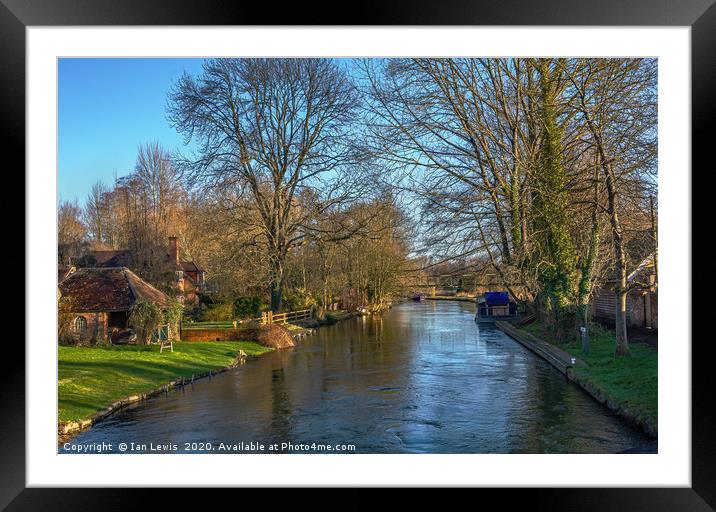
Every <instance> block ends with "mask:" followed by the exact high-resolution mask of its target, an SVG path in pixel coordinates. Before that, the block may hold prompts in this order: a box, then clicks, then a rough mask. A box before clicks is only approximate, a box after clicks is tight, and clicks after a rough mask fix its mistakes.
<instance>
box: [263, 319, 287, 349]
mask: <svg viewBox="0 0 716 512" xmlns="http://www.w3.org/2000/svg"><path fill="white" fill-rule="evenodd" d="M256 338H257V339H256V341H258V342H259V343H260V344H261V345H263V346H265V347H271V348H289V347H293V346H294V345H295V343H294V341H293V336H291V333H289V332H288V329H286V328H285V327H284V326H282V325H278V324H271V325H263V326H261V327H260V328H259V329H258V333H257V336H256Z"/></svg>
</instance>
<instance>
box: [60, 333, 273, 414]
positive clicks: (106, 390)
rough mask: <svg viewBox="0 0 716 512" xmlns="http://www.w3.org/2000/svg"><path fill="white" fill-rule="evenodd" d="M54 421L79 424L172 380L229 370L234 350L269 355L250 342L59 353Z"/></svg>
mask: <svg viewBox="0 0 716 512" xmlns="http://www.w3.org/2000/svg"><path fill="white" fill-rule="evenodd" d="M58 348H59V354H58V382H57V392H58V409H59V411H58V412H59V421H60V422H62V423H64V422H68V421H78V420H81V419H84V418H87V417H89V416H91V415H92V414H94V413H96V412H98V411H100V410H102V409H104V408H106V407H108V406H109V405H111V404H112V403H113V402H115V401H117V400H120V399H122V398H125V397H128V396H132V395H136V394H140V393H146V392H149V391H151V390H152V389H155V388H157V387H159V386H161V385H163V384H166V383H167V382H169V381H171V380H172V379H176V378H177V377H188V378H191V376H192V374H194V375H199V374H201V373H206V372H208V371H209V370H216V369H219V368H225V367H227V366H229V365H231V364H232V363H233V362H234V361H235V359H236V354H237V352H238V351H239V350H243V351H244V352H246V353H247V354H248V355H259V354H263V353H265V352H268V351H270V350H271V349H269V348H267V347H263V346H261V345H259V344H257V343H253V342H249V341H224V342H201V343H181V342H179V343H175V344H174V352H168V351H164V352H163V353H161V354H160V353H159V347H157V346H156V345H150V346H136V345H128V346H113V347H58Z"/></svg>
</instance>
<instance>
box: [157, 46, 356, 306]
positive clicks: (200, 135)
mask: <svg viewBox="0 0 716 512" xmlns="http://www.w3.org/2000/svg"><path fill="white" fill-rule="evenodd" d="M357 105H358V98H357V94H356V92H355V89H354V87H353V85H352V84H351V82H350V80H349V78H348V75H347V73H346V72H345V71H344V70H343V69H342V68H341V66H340V64H338V63H337V62H335V61H333V60H329V59H215V60H209V61H207V62H206V63H205V64H204V69H203V74H202V75H201V76H200V77H198V78H194V77H192V76H190V75H188V74H185V75H184V76H183V77H182V78H181V79H180V80H179V81H178V82H177V83H176V84H175V85H174V87H173V88H172V90H171V93H170V95H169V104H168V117H169V119H170V121H171V123H172V125H173V126H174V127H175V128H176V129H177V130H178V131H179V132H181V133H182V134H184V136H185V137H186V139H187V140H190V139H192V138H195V139H196V140H197V141H198V143H199V150H198V155H197V157H196V158H190V159H184V160H183V161H182V164H183V169H184V170H185V171H186V175H187V177H188V179H189V182H190V183H191V184H192V185H196V186H199V187H201V188H204V189H206V190H213V191H219V192H222V193H223V194H224V195H225V197H227V202H228V203H229V204H227V207H228V208H231V209H233V210H235V211H236V217H237V218H242V219H247V218H256V219H257V220H258V223H257V225H256V226H255V227H257V228H258V229H259V230H260V237H257V238H256V240H255V241H254V242H255V243H256V244H259V245H260V246H261V247H262V248H263V250H264V251H265V254H266V255H267V259H268V264H269V268H270V290H271V308H272V309H273V310H278V309H280V308H281V305H282V294H283V288H284V284H285V276H286V268H285V262H286V258H287V254H288V253H289V252H290V251H291V250H292V248H294V247H296V246H297V245H298V244H301V243H303V242H304V241H305V239H306V237H307V236H308V235H309V234H310V232H311V230H312V228H313V226H312V223H311V219H313V218H315V216H316V215H319V214H321V213H322V212H324V211H326V210H327V209H329V208H331V207H333V206H335V205H336V204H340V203H341V202H343V201H346V200H347V199H349V197H350V195H351V187H350V185H351V183H355V180H356V177H355V176H352V175H351V174H350V172H348V171H349V170H350V169H349V167H348V166H349V165H350V164H355V163H356V162H357V160H358V154H357V152H356V148H355V146H354V144H352V141H353V140H355V138H356V134H355V133H354V130H355V128H354V126H353V121H354V120H355V119H356V107H357ZM352 170H355V168H353V169H352ZM309 188H312V191H313V192H312V199H313V200H312V201H311V202H310V203H308V204H307V203H306V202H302V201H301V200H300V198H301V197H302V194H304V196H303V197H308V196H307V195H306V194H307V191H308V189H309ZM247 197H248V198H250V202H248V203H247V202H246V201H243V199H244V198H247ZM247 207H248V209H250V210H252V211H251V212H247V211H246V209H247ZM236 250H241V248H239V247H237V248H236Z"/></svg>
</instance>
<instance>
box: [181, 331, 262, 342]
mask: <svg viewBox="0 0 716 512" xmlns="http://www.w3.org/2000/svg"><path fill="white" fill-rule="evenodd" d="M256 337H257V331H256V329H183V330H182V332H181V339H182V341H251V340H255V339H256Z"/></svg>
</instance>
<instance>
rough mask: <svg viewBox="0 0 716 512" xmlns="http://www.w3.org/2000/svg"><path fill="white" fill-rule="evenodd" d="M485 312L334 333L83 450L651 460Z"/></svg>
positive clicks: (144, 407) (634, 435)
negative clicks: (103, 446)
mask: <svg viewBox="0 0 716 512" xmlns="http://www.w3.org/2000/svg"><path fill="white" fill-rule="evenodd" d="M474 309H475V306H474V305H473V304H470V303H464V302H456V301H425V302H420V303H418V302H410V303H403V304H399V305H397V306H395V307H394V308H393V309H391V310H390V311H388V312H386V313H384V314H382V315H380V316H370V317H358V318H352V319H350V320H346V321H343V322H339V323H337V324H335V325H333V326H328V327H322V328H320V329H318V330H316V332H315V334H313V335H310V336H307V337H305V338H303V340H302V341H300V342H299V345H298V346H297V347H296V348H294V349H289V350H282V351H276V352H273V353H270V354H266V355H264V356H261V357H259V358H256V359H252V360H250V361H248V362H247V363H246V364H244V365H242V366H240V367H238V368H236V369H234V370H230V371H227V372H224V373H222V374H219V375H217V376H215V377H213V378H212V379H203V380H201V381H198V382H197V383H195V384H194V385H193V386H186V387H185V388H184V389H183V390H181V389H180V390H175V391H173V392H170V393H168V394H167V395H164V396H160V397H157V398H153V399H151V400H149V401H147V402H144V403H140V404H137V405H135V406H132V407H131V408H128V409H124V410H122V411H120V412H118V413H117V414H115V415H113V416H111V417H109V418H108V419H106V420H104V421H103V422H101V423H99V424H97V425H95V426H94V427H92V428H91V429H90V430H88V431H86V432H84V433H82V434H80V435H79V436H78V437H76V438H75V439H73V444H75V445H77V444H89V443H102V442H104V443H107V444H111V445H112V451H119V449H118V447H119V445H120V443H127V444H128V446H129V447H130V448H128V452H134V453H137V452H143V453H146V452H152V451H158V452H165V453H166V452H174V451H175V452H178V453H184V452H187V451H189V452H194V453H196V452H201V451H207V450H208V451H211V452H213V453H257V452H260V453H271V452H283V453H286V452H291V453H315V452H321V453H329V452H330V453H332V452H334V450H333V448H335V447H336V446H337V447H338V449H339V450H341V451H343V452H346V451H347V452H351V453H616V452H622V451H629V452H632V453H633V452H637V453H638V452H643V451H651V447H652V446H653V443H651V442H650V441H649V439H648V438H646V437H645V436H643V435H641V434H639V433H638V432H636V431H634V430H632V429H631V428H630V427H629V426H627V425H626V424H625V423H624V422H622V421H621V420H620V419H619V418H618V417H616V416H615V415H613V414H612V413H611V412H609V411H608V410H607V409H606V408H605V407H604V406H602V405H601V404H599V403H597V402H596V401H595V400H594V399H593V398H591V397H590V396H588V395H587V394H586V393H584V392H583V391H582V390H581V389H579V388H578V387H577V386H575V385H574V384H573V383H571V382H569V381H567V380H566V379H565V377H564V376H563V375H561V374H560V373H559V372H557V371H556V370H555V369H553V368H552V367H551V366H550V365H549V364H547V363H546V362H545V361H543V360H542V359H540V358H538V357H536V356H535V355H534V354H532V353H531V352H529V351H528V350H527V349H525V348H524V347H522V345H520V344H519V343H517V342H515V341H514V340H512V339H511V338H509V337H507V336H506V335H505V334H503V333H502V332H500V331H498V330H496V329H495V328H494V327H493V326H489V325H479V326H478V325H477V324H476V323H475V322H474V320H473V316H474ZM130 443H135V444H134V445H131V444H130ZM222 443H223V446H222ZM252 443H253V444H252ZM282 443H291V446H290V447H289V446H286V445H285V444H283V445H282ZM262 445H263V446H262ZM271 445H274V447H276V445H278V449H275V450H271V449H270V447H271ZM131 446H134V450H132V448H131ZM329 447H330V449H329ZM59 451H60V453H63V452H64V450H63V449H62V447H60V450H59Z"/></svg>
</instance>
